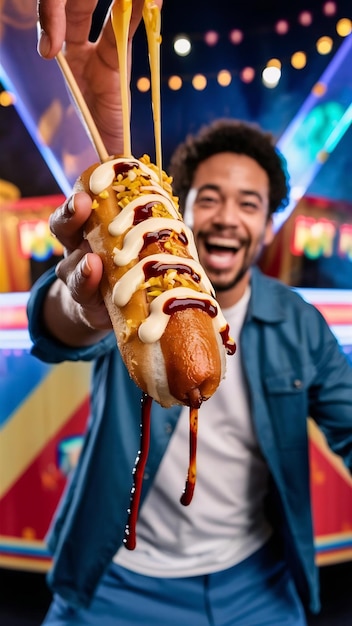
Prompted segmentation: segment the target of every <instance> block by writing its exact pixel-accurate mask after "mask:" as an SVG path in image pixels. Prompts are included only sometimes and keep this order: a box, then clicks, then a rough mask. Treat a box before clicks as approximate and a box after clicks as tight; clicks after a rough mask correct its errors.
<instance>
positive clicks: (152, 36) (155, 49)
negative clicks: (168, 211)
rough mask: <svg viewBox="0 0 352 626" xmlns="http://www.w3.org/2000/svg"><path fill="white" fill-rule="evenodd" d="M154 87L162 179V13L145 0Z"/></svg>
mask: <svg viewBox="0 0 352 626" xmlns="http://www.w3.org/2000/svg"><path fill="white" fill-rule="evenodd" d="M143 20H144V24H145V29H146V34H147V42H148V54H149V65H150V78H151V89H152V113H153V122H154V140H155V159H156V165H157V167H158V169H159V177H160V181H161V180H162V152H161V113H160V111H161V103H160V91H161V90H160V44H161V33H160V31H161V15H160V9H159V7H158V6H157V5H156V4H155V2H154V0H145V2H144V8H143Z"/></svg>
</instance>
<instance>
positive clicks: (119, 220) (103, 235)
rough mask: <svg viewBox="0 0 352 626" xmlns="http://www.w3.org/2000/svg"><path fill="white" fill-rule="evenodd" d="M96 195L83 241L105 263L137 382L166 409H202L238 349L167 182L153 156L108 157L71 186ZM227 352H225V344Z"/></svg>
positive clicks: (108, 297) (122, 342)
mask: <svg viewBox="0 0 352 626" xmlns="http://www.w3.org/2000/svg"><path fill="white" fill-rule="evenodd" d="M74 190H75V191H76V192H77V191H82V190H84V191H86V192H88V193H89V194H90V195H91V197H92V208H93V210H92V213H91V217H90V218H89V220H88V222H87V224H86V229H85V236H86V238H87V239H88V241H89V244H90V246H91V248H92V250H93V252H95V253H97V254H99V255H100V257H101V258H102V261H103V265H104V277H103V281H102V294H103V297H104V301H105V304H106V307H107V309H108V312H109V315H110V318H111V322H112V326H113V329H114V332H115V335H116V339H117V344H118V347H119V349H120V352H121V355H122V358H123V360H124V362H125V364H126V366H127V369H128V371H129V374H130V376H131V377H132V379H133V380H134V381H135V383H136V384H137V385H138V386H139V387H140V388H141V389H142V390H143V391H144V392H145V393H147V394H148V395H149V396H151V397H152V398H153V399H154V400H156V401H157V402H159V403H160V404H161V405H162V406H164V407H169V406H171V405H173V404H184V405H187V406H191V407H194V408H198V407H199V406H200V405H201V403H202V402H203V401H204V400H206V399H208V398H209V397H210V396H211V395H212V394H213V393H214V391H215V390H216V389H217V387H218V385H219V383H220V381H221V379H222V378H223V376H224V375H225V360H226V359H225V354H226V350H227V351H228V352H234V351H235V344H234V342H233V340H231V339H230V338H229V336H228V326H227V324H226V321H225V320H224V318H223V315H222V313H221V311H220V307H219V305H218V304H217V302H216V300H215V296H214V293H213V289H212V285H211V284H210V282H209V280H208V279H207V277H206V275H205V273H204V271H203V269H202V268H201V267H200V265H199V262H198V255H197V251H196V248H195V245H194V240H193V235H192V233H191V231H190V230H189V229H188V228H187V227H186V225H185V224H184V222H183V220H182V216H181V214H180V213H179V211H178V203H177V199H176V198H174V197H173V196H172V189H171V179H170V178H169V177H167V175H166V174H165V172H163V173H162V181H161V182H160V180H159V173H158V169H157V168H156V166H155V165H153V164H151V163H150V159H149V157H148V156H146V155H144V156H143V157H142V158H141V159H140V160H137V159H134V158H126V157H116V158H111V160H109V161H107V162H105V163H103V164H100V163H98V164H95V165H92V166H91V167H90V168H88V169H87V170H86V171H85V172H84V173H83V174H82V176H81V177H80V178H79V179H78V181H77V182H76V185H75V189H74ZM225 346H226V347H225Z"/></svg>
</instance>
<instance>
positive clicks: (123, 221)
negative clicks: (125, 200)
mask: <svg viewBox="0 0 352 626" xmlns="http://www.w3.org/2000/svg"><path fill="white" fill-rule="evenodd" d="M151 202H154V204H162V205H163V206H164V207H165V209H166V210H167V211H168V212H169V213H170V214H171V216H172V217H174V218H175V219H176V220H177V219H178V217H179V216H178V213H177V211H176V209H175V207H174V205H173V204H172V202H171V200H170V198H166V197H165V196H162V195H161V194H158V193H145V194H142V195H141V196H138V197H137V198H135V199H134V200H132V202H130V203H129V204H128V205H127V206H126V207H125V208H124V209H122V211H121V212H120V213H119V214H118V215H116V217H115V218H114V219H113V221H112V222H111V224H109V233H110V235H112V236H113V237H117V236H118V235H122V234H123V233H124V232H125V231H126V230H128V229H129V228H131V226H133V220H134V214H135V210H136V209H137V208H138V207H142V206H145V205H146V204H149V203H151Z"/></svg>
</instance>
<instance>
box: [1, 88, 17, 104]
mask: <svg viewBox="0 0 352 626" xmlns="http://www.w3.org/2000/svg"><path fill="white" fill-rule="evenodd" d="M15 101H16V98H15V94H13V93H11V92H10V91H2V92H1V93H0V106H2V107H9V106H12V105H13V104H15Z"/></svg>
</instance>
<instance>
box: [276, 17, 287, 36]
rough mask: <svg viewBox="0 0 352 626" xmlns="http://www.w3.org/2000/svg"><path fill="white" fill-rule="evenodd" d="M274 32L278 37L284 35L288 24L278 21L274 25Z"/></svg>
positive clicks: (284, 21) (285, 21)
mask: <svg viewBox="0 0 352 626" xmlns="http://www.w3.org/2000/svg"><path fill="white" fill-rule="evenodd" d="M275 31H276V32H277V34H278V35H286V33H288V31H289V23H288V21H287V20H279V21H278V22H276V24H275Z"/></svg>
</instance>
